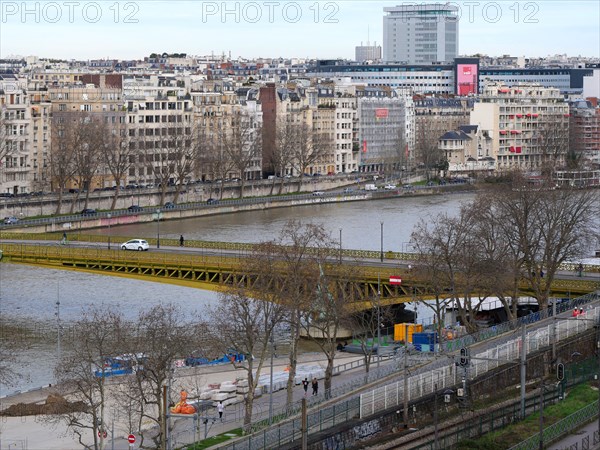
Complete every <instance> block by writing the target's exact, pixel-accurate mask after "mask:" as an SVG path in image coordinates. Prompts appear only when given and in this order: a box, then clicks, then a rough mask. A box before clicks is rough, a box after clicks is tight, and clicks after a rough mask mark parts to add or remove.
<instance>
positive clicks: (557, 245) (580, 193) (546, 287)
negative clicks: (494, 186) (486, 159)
mask: <svg viewBox="0 0 600 450" xmlns="http://www.w3.org/2000/svg"><path fill="white" fill-rule="evenodd" d="M513 176H514V180H513V182H512V183H510V184H509V185H507V186H506V187H503V188H499V189H498V190H497V191H496V192H495V193H494V194H493V195H491V196H490V198H489V201H490V203H491V204H492V206H493V210H494V216H495V217H502V219H503V226H504V229H505V230H504V233H505V235H506V236H507V238H509V239H511V240H512V242H515V243H518V258H516V260H517V261H518V263H519V270H520V271H521V275H522V276H523V277H524V278H525V279H526V280H527V282H528V283H529V285H530V287H531V289H532V290H533V292H534V293H535V296H536V298H537V300H538V304H539V306H540V308H541V309H543V308H546V307H547V306H548V297H549V295H550V289H551V285H552V281H553V280H554V277H555V276H556V273H557V270H558V268H559V266H560V265H561V264H562V263H564V262H566V261H569V260H575V259H577V258H580V257H581V256H582V255H585V254H586V249H587V248H588V246H589V245H590V244H592V243H593V242H594V240H596V242H597V239H598V230H597V228H595V227H594V217H597V216H598V204H599V203H598V197H597V193H596V192H595V191H593V190H580V189H574V188H569V187H564V188H562V189H555V188H554V185H553V184H552V182H551V181H549V180H548V181H546V184H536V185H531V184H529V183H528V182H527V180H526V179H524V178H522V177H521V176H520V175H519V174H513Z"/></svg>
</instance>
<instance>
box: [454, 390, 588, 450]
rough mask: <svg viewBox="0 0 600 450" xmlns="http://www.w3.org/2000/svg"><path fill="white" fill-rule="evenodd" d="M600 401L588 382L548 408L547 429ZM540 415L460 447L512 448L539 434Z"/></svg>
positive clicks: (481, 449) (470, 449) (473, 449)
mask: <svg viewBox="0 0 600 450" xmlns="http://www.w3.org/2000/svg"><path fill="white" fill-rule="evenodd" d="M597 401H598V391H597V390H596V389H594V388H592V387H591V386H590V385H589V384H588V383H585V384H580V385H578V386H576V387H574V388H572V389H571V390H570V391H568V392H567V397H566V399H565V400H563V401H561V402H559V403H556V404H554V405H552V406H547V407H545V408H544V428H546V427H548V426H550V425H552V424H554V423H556V422H558V421H559V420H562V419H564V418H565V417H567V416H570V415H571V414H573V413H575V412H577V411H578V410H580V409H582V408H583V407H585V406H587V405H589V404H590V403H593V402H597ZM539 423H540V413H539V412H537V413H535V414H532V415H530V416H528V417H527V418H526V419H525V420H522V421H520V422H518V423H515V424H513V425H510V426H508V427H506V428H503V429H501V430H497V431H493V432H491V433H488V434H486V435H485V436H482V437H481V438H479V439H465V440H463V441H461V442H459V443H458V444H457V447H456V448H458V449H462V450H501V449H508V448H510V447H512V446H514V445H516V444H518V443H519V442H522V441H524V440H525V439H527V438H529V437H531V436H534V435H535V434H537V433H538V432H539Z"/></svg>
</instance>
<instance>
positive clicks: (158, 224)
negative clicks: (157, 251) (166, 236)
mask: <svg viewBox="0 0 600 450" xmlns="http://www.w3.org/2000/svg"><path fill="white" fill-rule="evenodd" d="M156 248H160V209H157V210H156Z"/></svg>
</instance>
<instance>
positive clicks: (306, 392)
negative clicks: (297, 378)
mask: <svg viewBox="0 0 600 450" xmlns="http://www.w3.org/2000/svg"><path fill="white" fill-rule="evenodd" d="M302 387H303V388H304V396H305V397H306V396H307V395H308V378H305V379H304V380H302Z"/></svg>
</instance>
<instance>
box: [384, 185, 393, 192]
mask: <svg viewBox="0 0 600 450" xmlns="http://www.w3.org/2000/svg"><path fill="white" fill-rule="evenodd" d="M384 189H387V190H388V191H391V190H394V189H396V185H395V184H386V185H385V186H384Z"/></svg>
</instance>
